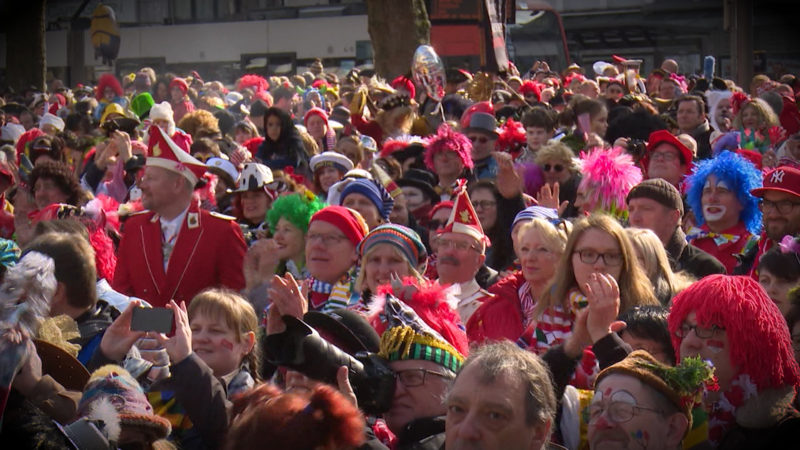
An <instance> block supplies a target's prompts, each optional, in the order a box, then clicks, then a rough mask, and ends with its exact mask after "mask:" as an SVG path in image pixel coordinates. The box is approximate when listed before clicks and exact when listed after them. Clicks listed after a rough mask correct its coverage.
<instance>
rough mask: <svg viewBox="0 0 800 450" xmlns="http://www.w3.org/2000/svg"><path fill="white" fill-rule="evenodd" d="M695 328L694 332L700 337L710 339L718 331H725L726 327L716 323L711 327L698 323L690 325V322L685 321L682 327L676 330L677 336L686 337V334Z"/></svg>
mask: <svg viewBox="0 0 800 450" xmlns="http://www.w3.org/2000/svg"><path fill="white" fill-rule="evenodd" d="M692 330H694V334H695V335H696V336H697V337H699V338H700V339H708V338H712V337H714V335H715V334H717V331H725V328H722V327H718V326H716V325H711V328H705V327H701V326H698V325H689V324H688V323H684V324H683V325H681V327H680V328H678V329H677V330H675V336H678V337H679V338H681V339H682V338H685V337H686V336H688V335H689V333H691V331H692Z"/></svg>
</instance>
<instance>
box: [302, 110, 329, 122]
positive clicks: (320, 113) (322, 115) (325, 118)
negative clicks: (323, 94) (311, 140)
mask: <svg viewBox="0 0 800 450" xmlns="http://www.w3.org/2000/svg"><path fill="white" fill-rule="evenodd" d="M311 116H319V117H320V118H321V119H322V121H323V122H325V126H326V127H327V126H328V113H326V112H325V111H323V110H322V109H320V108H311V109H309V110H308V111H307V112H306V115H305V116H303V125H305V126H306V127H307V126H308V119H310V118H311Z"/></svg>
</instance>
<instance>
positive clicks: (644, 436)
mask: <svg viewBox="0 0 800 450" xmlns="http://www.w3.org/2000/svg"><path fill="white" fill-rule="evenodd" d="M631 437H632V438H633V439H634V441H636V443H638V444H639V445H641V446H642V448H647V447H648V444H649V443H650V434H649V433H648V432H647V430H645V431H642V430H636V431H632V432H631Z"/></svg>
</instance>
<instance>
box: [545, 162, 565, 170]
mask: <svg viewBox="0 0 800 450" xmlns="http://www.w3.org/2000/svg"><path fill="white" fill-rule="evenodd" d="M542 169H544V171H545V172H550V171H551V170H553V171H555V172H562V171H564V166H562V165H561V164H552V165H551V164H545V165H544V166H543V167H542Z"/></svg>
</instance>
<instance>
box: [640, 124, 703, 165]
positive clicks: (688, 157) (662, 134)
mask: <svg viewBox="0 0 800 450" xmlns="http://www.w3.org/2000/svg"><path fill="white" fill-rule="evenodd" d="M663 143H667V144H669V145H671V146H673V147H675V148H676V149H677V150H678V151H679V152H680V153H681V156H683V162H684V164H686V173H691V172H692V168H693V167H694V163H693V162H692V160H693V159H694V154H692V151H691V150H690V149H689V147H687V146H686V145H684V144H683V142H681V141H680V140H679V139H678V138H676V137H675V136H674V135H673V134H672V133H670V132H669V131H667V130H657V131H654V132H652V133H650V137H649V138H648V139H647V153H645V155H644V156H643V157H642V167H644V168H645V170H647V165H648V164H649V163H650V153H652V152H653V150H655V148H656V147H658V145H659V144H663Z"/></svg>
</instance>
